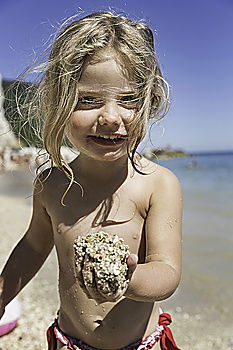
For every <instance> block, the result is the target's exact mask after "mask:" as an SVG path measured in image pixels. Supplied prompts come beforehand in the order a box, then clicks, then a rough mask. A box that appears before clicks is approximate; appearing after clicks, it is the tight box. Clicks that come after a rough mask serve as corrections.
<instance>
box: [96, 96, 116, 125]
mask: <svg viewBox="0 0 233 350" xmlns="http://www.w3.org/2000/svg"><path fill="white" fill-rule="evenodd" d="M98 122H99V125H120V124H121V116H120V111H119V107H118V105H117V103H116V102H115V101H112V102H107V103H106V104H105V106H104V107H103V108H101V113H100V115H99V119H98Z"/></svg>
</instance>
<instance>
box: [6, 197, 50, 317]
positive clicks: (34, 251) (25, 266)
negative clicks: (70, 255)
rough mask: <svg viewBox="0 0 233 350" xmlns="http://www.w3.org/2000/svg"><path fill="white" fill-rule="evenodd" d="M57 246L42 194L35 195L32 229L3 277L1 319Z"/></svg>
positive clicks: (9, 262)
mask: <svg viewBox="0 0 233 350" xmlns="http://www.w3.org/2000/svg"><path fill="white" fill-rule="evenodd" d="M53 245H54V240H53V231H52V225H51V221H50V217H49V215H48V214H47V212H46V209H45V208H44V206H43V204H42V199H41V193H37V194H34V197H33V214H32V219H31V222H30V225H29V228H28V230H27V232H26V233H25V235H24V236H23V238H22V239H21V240H20V241H19V243H18V244H17V245H16V247H15V248H14V250H13V251H12V253H11V255H10V257H9V259H8V261H7V262H6V265H5V267H4V268H3V271H2V273H1V276H0V282H1V283H0V318H1V316H2V314H3V312H4V309H5V306H6V305H7V304H8V303H9V302H10V301H11V300H12V299H13V298H14V297H15V296H16V295H17V294H18V293H19V292H20V291H21V290H22V288H23V287H24V286H25V285H26V284H27V283H28V282H29V281H30V280H31V279H32V278H33V276H34V275H35V274H36V273H37V272H38V270H39V269H40V267H41V266H42V265H43V263H44V261H45V260H46V258H47V256H48V255H49V253H50V252H51V250H52V248H53Z"/></svg>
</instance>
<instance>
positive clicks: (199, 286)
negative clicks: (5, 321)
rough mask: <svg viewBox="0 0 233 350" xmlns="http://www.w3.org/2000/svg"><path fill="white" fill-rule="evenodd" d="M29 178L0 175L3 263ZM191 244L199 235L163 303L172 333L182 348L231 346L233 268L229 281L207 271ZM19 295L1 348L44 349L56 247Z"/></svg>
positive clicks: (26, 211) (25, 218)
mask: <svg viewBox="0 0 233 350" xmlns="http://www.w3.org/2000/svg"><path fill="white" fill-rule="evenodd" d="M31 182H32V176H30V175H29V174H28V173H25V172H24V171H20V172H15V173H14V172H13V173H7V174H6V173H5V174H1V175H0V203H1V205H0V216H1V228H0V234H1V245H0V266H1V267H2V266H3V264H4V262H5V260H6V258H7V256H8V255H9V253H10V251H11V250H12V248H13V247H14V246H15V244H16V243H17V241H18V240H19V239H20V237H21V236H22V234H23V232H25V230H26V229H27V226H28V223H29V220H30V216H31V198H28V199H25V197H27V196H30V194H31V192H32V191H31ZM186 229H187V227H186ZM193 247H195V238H194V237H193V236H192V235H190V236H187V237H184V264H183V265H184V267H183V278H182V283H181V285H180V287H179V289H178V291H177V292H176V293H175V295H174V296H172V297H171V298H170V299H169V300H167V301H165V302H163V303H162V307H163V309H164V311H166V312H171V314H172V317H173V323H172V326H171V327H172V330H173V335H174V338H175V339H176V342H177V345H178V346H179V347H180V348H181V349H189V350H223V349H224V350H233V317H232V308H231V305H232V304H230V305H229V303H232V287H233V282H232V274H231V275H230V276H231V280H229V281H228V287H227V285H225V284H224V283H223V284H222V283H221V281H220V280H219V277H218V275H216V276H215V274H213V275H210V274H207V273H206V272H205V269H204V268H202V264H201V263H200V261H199V259H198V256H196V255H197V252H196V251H195V248H193ZM213 254H214V252H213ZM229 254H230V253H229ZM195 258H196V262H195ZM230 258H231V256H229V259H230ZM216 259H218V258H217V257H216ZM229 261H230V260H229ZM231 261H232V260H231ZM198 262H199V263H198ZM231 266H232V264H231ZM19 300H20V303H21V308H22V317H21V319H20V322H19V324H18V327H17V328H16V329H15V330H14V331H13V332H11V333H10V334H8V335H6V336H4V337H2V338H0V350H12V349H13V350H14V349H16V350H18V349H27V350H41V349H44V350H45V349H46V337H45V332H46V329H47V327H48V325H50V323H51V322H52V321H53V318H54V316H55V315H56V311H57V309H58V306H59V301H58V295H57V262H56V257H55V253H54V251H53V252H52V254H51V255H50V256H49V258H48V259H47V261H46V263H45V264H44V266H43V267H42V269H41V270H40V272H39V273H38V274H37V276H36V277H35V278H34V279H33V280H32V281H31V282H30V283H29V285H28V286H27V287H26V288H25V289H24V290H23V291H22V292H21V293H20V295H19ZM228 301H229V303H228Z"/></svg>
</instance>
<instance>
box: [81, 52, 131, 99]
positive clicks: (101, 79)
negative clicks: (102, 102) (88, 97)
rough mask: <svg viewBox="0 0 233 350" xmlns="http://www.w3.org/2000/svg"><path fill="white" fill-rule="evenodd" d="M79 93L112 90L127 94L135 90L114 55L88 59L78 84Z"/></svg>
mask: <svg viewBox="0 0 233 350" xmlns="http://www.w3.org/2000/svg"><path fill="white" fill-rule="evenodd" d="M78 89H79V91H80V92H81V91H89V90H106V89H107V90H109V89H110V90H114V91H118V90H119V91H121V92H129V91H134V90H135V82H134V81H133V80H132V79H130V78H129V76H128V74H126V73H125V70H124V66H122V63H121V62H120V61H119V59H118V57H116V56H114V54H111V55H110V53H107V54H106V55H105V56H100V57H99V55H98V57H95V56H94V57H93V58H91V59H89V60H88V61H87V62H86V64H85V66H84V69H83V71H82V75H81V78H80V80H79V82H78Z"/></svg>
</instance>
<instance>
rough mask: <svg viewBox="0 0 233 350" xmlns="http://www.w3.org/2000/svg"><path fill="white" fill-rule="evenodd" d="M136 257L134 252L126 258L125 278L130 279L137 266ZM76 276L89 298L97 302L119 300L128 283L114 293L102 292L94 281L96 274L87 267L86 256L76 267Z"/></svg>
mask: <svg viewBox="0 0 233 350" xmlns="http://www.w3.org/2000/svg"><path fill="white" fill-rule="evenodd" d="M137 262H138V257H137V255H135V254H130V255H129V257H128V259H127V265H128V276H127V279H128V280H129V281H130V279H131V277H132V275H133V272H134V270H135V269H136V267H137ZM76 277H77V278H78V280H79V284H80V286H81V288H82V289H83V291H84V292H85V294H86V295H87V297H88V298H89V299H94V300H95V301H96V302H97V303H99V304H101V303H104V302H115V301H117V300H119V299H120V298H121V297H122V296H123V295H124V293H125V291H126V290H127V288H128V284H127V285H126V287H125V288H124V289H119V290H118V291H117V292H116V293H114V294H111V295H106V294H104V293H103V292H102V291H101V290H99V289H98V287H97V283H96V276H95V273H94V272H93V270H90V269H89V261H88V259H87V256H86V255H85V257H84V258H83V261H82V263H81V264H80V266H79V267H78V268H76Z"/></svg>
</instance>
